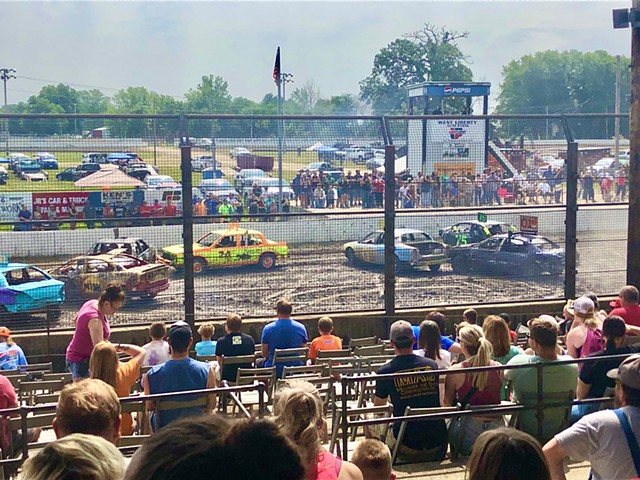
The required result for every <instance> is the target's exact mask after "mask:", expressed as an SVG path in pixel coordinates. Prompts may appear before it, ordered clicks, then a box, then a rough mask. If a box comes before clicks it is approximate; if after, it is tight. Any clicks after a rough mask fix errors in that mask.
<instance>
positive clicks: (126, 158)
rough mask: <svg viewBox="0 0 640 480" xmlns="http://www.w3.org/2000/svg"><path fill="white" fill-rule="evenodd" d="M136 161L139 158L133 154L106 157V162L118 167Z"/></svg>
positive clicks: (116, 154)
mask: <svg viewBox="0 0 640 480" xmlns="http://www.w3.org/2000/svg"><path fill="white" fill-rule="evenodd" d="M138 159H139V157H138V155H137V154H135V153H111V154H109V155H107V162H109V163H112V164H114V165H120V166H122V165H127V164H129V163H132V162H135V161H136V160H138Z"/></svg>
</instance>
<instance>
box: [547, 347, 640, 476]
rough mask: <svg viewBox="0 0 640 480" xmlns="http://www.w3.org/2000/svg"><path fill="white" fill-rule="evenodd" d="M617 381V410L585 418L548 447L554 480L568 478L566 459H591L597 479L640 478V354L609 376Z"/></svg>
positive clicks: (592, 470)
mask: <svg viewBox="0 0 640 480" xmlns="http://www.w3.org/2000/svg"><path fill="white" fill-rule="evenodd" d="M607 376H609V377H610V378H615V380H616V387H615V388H616V390H615V401H616V406H617V407H618V408H617V409H616V410H602V411H600V412H595V413H592V414H590V415H586V416H584V417H583V418H582V419H581V420H579V421H578V422H577V423H575V424H574V425H573V426H571V427H570V428H568V429H567V430H565V431H564V432H561V433H559V434H558V435H556V436H555V437H554V438H553V439H552V440H551V441H549V443H547V444H546V445H545V446H544V449H543V451H544V454H545V456H546V457H547V460H548V462H549V467H550V469H551V475H552V478H553V479H554V480H556V479H564V478H565V475H564V459H565V457H571V459H572V460H574V461H585V460H588V461H589V462H590V463H591V472H592V478H593V480H605V479H618V478H620V479H622V478H638V477H640V447H639V446H638V441H637V438H638V437H640V355H631V356H630V357H628V358H627V359H625V361H624V362H622V364H621V365H620V367H618V368H615V369H613V370H610V371H609V372H608V373H607Z"/></svg>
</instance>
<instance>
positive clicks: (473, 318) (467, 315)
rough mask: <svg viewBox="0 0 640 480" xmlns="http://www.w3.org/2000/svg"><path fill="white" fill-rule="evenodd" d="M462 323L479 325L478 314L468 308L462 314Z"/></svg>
mask: <svg viewBox="0 0 640 480" xmlns="http://www.w3.org/2000/svg"><path fill="white" fill-rule="evenodd" d="M462 321H463V322H467V323H468V324H469V325H477V324H478V312H477V311H476V310H474V309H473V308H467V309H466V310H465V311H464V312H462Z"/></svg>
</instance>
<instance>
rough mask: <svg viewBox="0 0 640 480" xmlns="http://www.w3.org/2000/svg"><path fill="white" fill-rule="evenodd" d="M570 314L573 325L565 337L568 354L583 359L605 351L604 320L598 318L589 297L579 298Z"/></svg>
mask: <svg viewBox="0 0 640 480" xmlns="http://www.w3.org/2000/svg"><path fill="white" fill-rule="evenodd" d="M569 312H570V313H572V314H573V323H572V324H571V330H569V333H567V336H566V337H565V343H566V345H567V353H568V354H569V355H571V356H572V357H573V358H583V357H586V356H587V355H589V354H591V353H596V352H600V351H602V350H604V346H605V340H604V337H603V336H602V320H600V319H599V318H598V317H596V314H595V304H594V303H593V300H591V299H590V298H589V297H587V296H583V297H580V298H577V299H576V301H575V302H573V305H572V306H571V308H570V309H569Z"/></svg>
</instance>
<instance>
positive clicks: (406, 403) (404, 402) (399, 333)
mask: <svg viewBox="0 0 640 480" xmlns="http://www.w3.org/2000/svg"><path fill="white" fill-rule="evenodd" d="M389 336H390V338H391V346H392V347H393V350H394V352H395V355H396V356H395V358H394V359H393V360H391V361H390V362H388V363H386V364H384V365H383V366H382V367H380V368H379V369H378V373H379V374H388V373H397V372H403V373H404V372H424V375H417V376H414V377H411V381H410V382H403V381H399V380H397V381H393V380H376V392H375V397H374V400H373V402H374V404H375V405H376V406H381V405H386V404H387V400H388V399H390V400H391V403H392V404H393V416H394V417H400V416H402V415H404V412H405V410H406V408H407V407H412V408H432V407H439V406H440V395H439V392H438V381H439V375H438V374H437V373H434V372H433V370H437V369H438V364H436V362H434V361H433V360H431V359H430V358H423V357H419V356H418V355H414V354H413V348H412V346H413V329H412V327H411V324H410V323H409V322H406V321H404V320H398V321H397V322H394V323H393V324H392V325H391V329H390V335H389ZM400 425H401V423H400V422H395V423H394V424H393V429H392V434H391V435H388V437H387V441H388V443H389V447H390V448H392V449H393V447H394V445H395V443H396V441H397V440H396V439H397V438H398V433H399V432H400ZM398 451H399V453H400V454H401V455H402V456H403V457H405V458H407V459H411V460H415V461H440V460H442V459H443V458H444V457H445V454H446V452H447V427H446V425H445V422H444V420H426V421H419V422H409V423H408V424H407V428H406V432H405V434H404V436H403V438H402V445H401V446H400V448H399V450H398Z"/></svg>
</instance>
